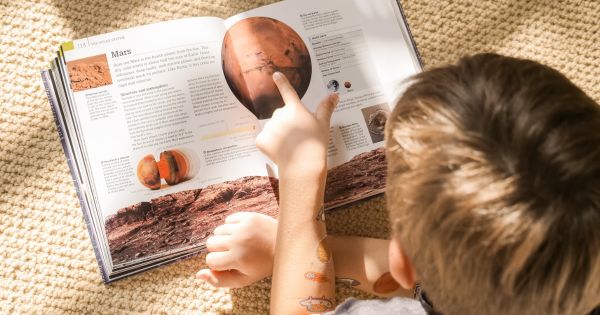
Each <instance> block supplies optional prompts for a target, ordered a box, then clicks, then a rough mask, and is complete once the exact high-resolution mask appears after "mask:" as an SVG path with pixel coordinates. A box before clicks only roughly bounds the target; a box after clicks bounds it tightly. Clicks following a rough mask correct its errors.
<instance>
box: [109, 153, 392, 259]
mask: <svg viewBox="0 0 600 315" xmlns="http://www.w3.org/2000/svg"><path fill="white" fill-rule="evenodd" d="M385 175H386V163H385V156H384V149H383V148H380V149H376V150H373V151H370V152H366V153H363V154H359V155H357V156H355V157H354V158H353V159H352V160H350V161H349V162H347V163H344V164H342V165H339V166H337V167H334V168H332V169H330V170H329V172H328V175H327V186H326V189H325V207H326V208H327V209H330V208H334V207H337V206H340V205H343V204H347V203H350V202H353V201H357V200H360V199H362V198H366V197H369V196H371V195H373V194H374V193H378V192H381V191H382V189H383V188H384V187H385ZM277 199H278V181H277V179H275V178H272V177H261V176H250V177H243V178H240V179H238V180H235V181H230V182H224V183H220V184H214V185H210V186H207V187H205V188H203V189H195V190H188V191H183V192H178V193H173V194H169V195H166V196H162V197H158V198H154V199H152V200H150V201H149V202H141V203H138V204H135V205H132V206H129V207H126V208H123V209H120V210H119V211H117V213H116V214H114V215H112V216H109V217H108V218H107V219H106V221H105V224H106V233H107V235H108V243H109V248H110V253H111V256H112V259H113V264H119V263H124V262H129V261H132V260H136V259H140V258H143V257H147V256H150V255H154V254H158V253H161V252H166V251H171V250H174V249H178V248H183V247H187V246H192V245H194V244H202V243H203V242H204V241H205V240H206V238H208V237H209V236H210V235H211V234H212V232H213V230H214V229H215V228H216V227H217V226H219V225H221V224H223V222H224V219H225V217H227V216H228V215H230V214H232V213H235V212H238V211H254V212H260V213H263V214H266V215H269V216H272V217H275V218H276V217H277V214H278V211H279V209H278V202H277Z"/></svg>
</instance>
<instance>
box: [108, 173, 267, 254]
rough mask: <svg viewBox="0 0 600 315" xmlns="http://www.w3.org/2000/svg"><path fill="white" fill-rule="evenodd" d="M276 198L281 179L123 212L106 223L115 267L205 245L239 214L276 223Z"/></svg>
mask: <svg viewBox="0 0 600 315" xmlns="http://www.w3.org/2000/svg"><path fill="white" fill-rule="evenodd" d="M277 194H278V192H277V180H276V179H274V178H270V177H261V176H251V177H243V178H240V179H238V180H236V181H230V182H224V183H220V184H215V185H210V186H207V187H205V188H203V189H195V190H188V191H183V192H178V193H174V194H169V195H166V196H162V197H158V198H155V199H152V200H150V201H149V202H141V203H138V204H135V205H132V206H129V207H126V208H123V209H120V210H119V211H118V212H117V213H116V214H114V215H112V216H109V217H108V218H107V219H106V221H105V224H106V233H107V235H108V243H109V248H110V253H111V256H112V259H113V264H119V263H123V262H128V261H131V260H135V259H138V258H143V257H146V256H149V255H154V254H158V253H160V252H165V251H171V250H174V249H177V248H179V247H186V246H190V245H193V244H201V243H202V242H204V240H205V239H206V238H208V236H210V235H211V233H212V231H213V230H214V228H215V227H217V226H219V225H221V224H222V223H223V221H224V219H225V217H227V216H228V215H230V214H232V213H235V212H238V211H254V212H260V213H264V214H266V215H270V216H273V217H276V216H277V212H278V205H277V199H276V196H277Z"/></svg>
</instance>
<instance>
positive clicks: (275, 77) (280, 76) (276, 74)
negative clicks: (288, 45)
mask: <svg viewBox="0 0 600 315" xmlns="http://www.w3.org/2000/svg"><path fill="white" fill-rule="evenodd" d="M281 79H283V74H282V73H281V72H279V71H276V72H274V73H273V80H275V81H279V80H281Z"/></svg>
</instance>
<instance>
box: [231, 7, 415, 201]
mask: <svg viewBox="0 0 600 315" xmlns="http://www.w3.org/2000/svg"><path fill="white" fill-rule="evenodd" d="M225 24H226V27H227V33H226V34H225V39H224V41H223V49H222V53H221V55H222V65H223V71H224V74H225V77H226V79H227V83H228V85H229V87H230V89H231V90H232V92H233V93H234V94H235V95H236V97H237V98H238V100H239V101H240V102H241V103H242V104H244V106H246V108H248V109H249V110H250V111H252V112H253V113H254V114H255V115H256V116H257V117H258V118H259V119H261V120H268V119H269V118H270V117H271V115H272V112H273V111H274V110H275V109H276V108H277V107H278V106H280V104H279V103H280V102H281V100H280V98H278V92H277V90H276V89H275V87H274V85H273V84H272V82H270V75H271V74H272V72H273V71H280V72H282V73H284V74H285V75H286V76H287V77H288V79H289V80H290V82H291V83H292V85H293V86H294V87H295V89H296V91H297V92H298V94H299V96H300V97H301V98H302V101H303V102H304V103H305V104H306V106H308V107H309V108H310V110H312V111H314V110H315V108H316V106H317V104H319V102H320V101H321V100H322V99H323V98H324V97H325V96H326V95H327V94H328V93H330V92H337V93H339V94H340V102H339V104H338V106H337V108H336V110H335V113H334V115H333V117H332V122H331V126H332V127H331V136H330V139H331V140H330V144H329V161H328V163H329V168H330V170H329V172H328V176H327V187H326V192H325V203H326V205H325V206H326V208H333V207H337V206H340V205H343V204H346V203H350V202H353V201H356V200H359V199H363V198H366V197H368V196H372V195H374V194H378V193H381V192H383V190H384V188H385V175H386V163H385V157H384V150H383V130H384V127H385V122H386V120H387V117H388V114H389V112H390V110H391V106H392V104H394V99H395V98H396V97H397V95H398V93H399V91H401V89H402V88H403V82H404V81H405V80H406V79H407V78H409V77H410V76H411V75H413V74H416V73H418V72H420V71H421V64H420V62H419V58H418V53H417V51H416V48H415V47H414V45H413V43H412V40H411V37H410V33H409V31H408V28H407V27H406V24H405V21H404V18H403V15H402V13H401V9H400V7H399V5H398V3H397V2H396V1H395V0H327V1H323V0H288V1H283V2H279V3H276V4H273V5H269V6H265V7H261V8H258V9H255V10H251V11H248V12H244V13H242V14H239V15H236V16H233V17H231V18H229V19H227V20H226V21H225Z"/></svg>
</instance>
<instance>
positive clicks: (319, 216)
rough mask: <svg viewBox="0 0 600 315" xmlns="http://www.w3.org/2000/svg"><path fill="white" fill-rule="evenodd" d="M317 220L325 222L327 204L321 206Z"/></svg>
mask: <svg viewBox="0 0 600 315" xmlns="http://www.w3.org/2000/svg"><path fill="white" fill-rule="evenodd" d="M316 220H317V222H319V221H320V222H325V205H323V206H321V210H319V213H317V217H316Z"/></svg>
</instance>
